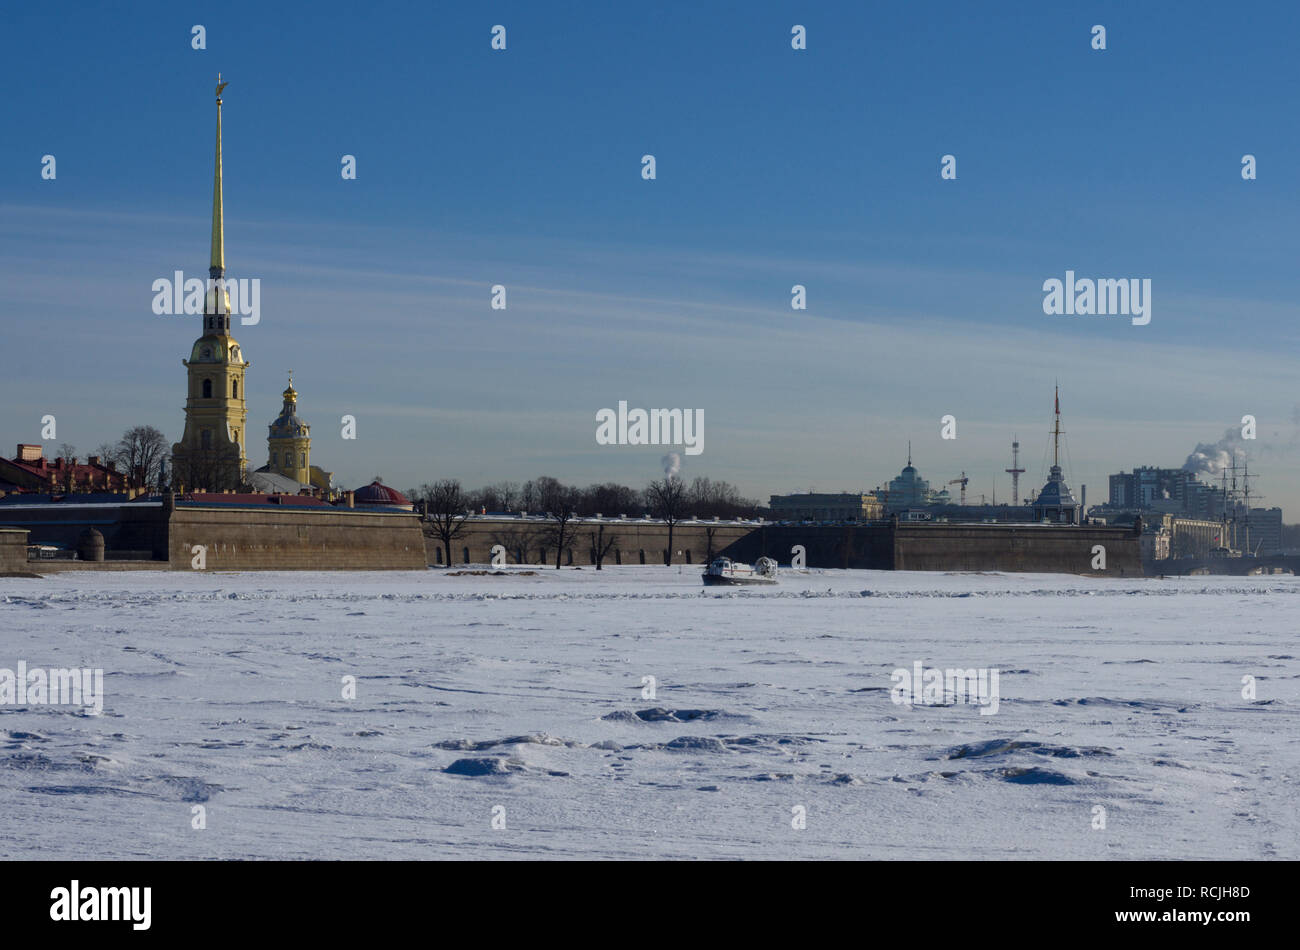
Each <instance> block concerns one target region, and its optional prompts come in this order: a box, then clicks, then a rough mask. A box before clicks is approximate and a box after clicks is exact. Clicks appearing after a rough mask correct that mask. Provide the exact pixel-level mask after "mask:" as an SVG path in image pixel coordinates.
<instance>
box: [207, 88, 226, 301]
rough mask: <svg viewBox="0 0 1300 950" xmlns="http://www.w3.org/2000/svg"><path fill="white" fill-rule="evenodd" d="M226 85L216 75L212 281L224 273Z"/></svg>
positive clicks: (210, 268) (209, 273) (209, 264)
mask: <svg viewBox="0 0 1300 950" xmlns="http://www.w3.org/2000/svg"><path fill="white" fill-rule="evenodd" d="M228 85H230V83H228V82H222V81H221V73H217V161H216V168H215V169H214V171H213V173H212V259H211V260H210V261H208V276H209V277H211V278H212V279H213V280H215V279H216V278H218V277H224V276H225V273H226V235H225V229H224V228H223V226H222V221H221V216H222V201H221V90H223V89H225V88H226V86H228Z"/></svg>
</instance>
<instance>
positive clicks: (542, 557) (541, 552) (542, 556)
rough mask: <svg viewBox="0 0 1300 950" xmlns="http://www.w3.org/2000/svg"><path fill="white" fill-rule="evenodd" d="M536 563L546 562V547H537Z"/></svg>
mask: <svg viewBox="0 0 1300 950" xmlns="http://www.w3.org/2000/svg"><path fill="white" fill-rule="evenodd" d="M537 563H538V564H545V563H546V548H538V549H537Z"/></svg>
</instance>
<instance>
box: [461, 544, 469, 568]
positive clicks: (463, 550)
mask: <svg viewBox="0 0 1300 950" xmlns="http://www.w3.org/2000/svg"><path fill="white" fill-rule="evenodd" d="M460 553H461V558H462V560H463V561H464V563H466V564H468V563H469V548H468V547H463V548H461V549H460Z"/></svg>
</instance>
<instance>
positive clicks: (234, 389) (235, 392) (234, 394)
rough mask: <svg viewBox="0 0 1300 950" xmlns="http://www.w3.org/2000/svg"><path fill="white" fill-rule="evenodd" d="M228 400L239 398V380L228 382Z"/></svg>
mask: <svg viewBox="0 0 1300 950" xmlns="http://www.w3.org/2000/svg"><path fill="white" fill-rule="evenodd" d="M230 398H231V399H238V398H239V380H237V379H232V380H231V381H230Z"/></svg>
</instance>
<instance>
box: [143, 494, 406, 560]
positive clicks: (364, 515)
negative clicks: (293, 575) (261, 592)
mask: <svg viewBox="0 0 1300 950" xmlns="http://www.w3.org/2000/svg"><path fill="white" fill-rule="evenodd" d="M168 538H169V542H168V544H169V547H168V550H169V560H170V562H171V566H172V568H173V569H176V570H187V571H188V570H192V567H191V563H192V559H193V557H194V554H193V553H192V549H193V546H194V545H203V546H204V547H206V548H207V555H206V556H207V568H206V569H207V570H209V571H213V570H217V571H220V570H266V571H290V570H304V571H331V570H354V571H378V570H424V569H425V550H424V539H423V537H422V536H421V532H420V523H419V520H418V519H417V518H416V516H415V515H414V514H411V513H408V512H379V511H360V510H356V509H351V508H317V509H304V508H285V509H283V510H278V511H277V510H270V511H267V510H264V508H262V507H260V506H259V507H257V508H253V507H247V508H217V507H204V506H202V505H190V504H177V506H176V510H175V511H174V512H173V513H172V516H171V521H170V523H169V525H168Z"/></svg>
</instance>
